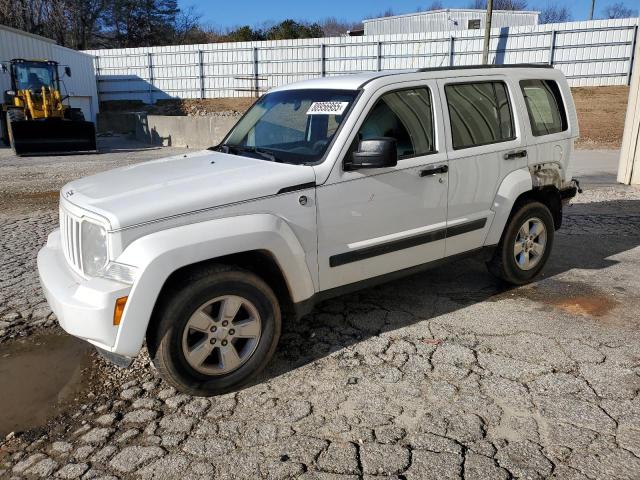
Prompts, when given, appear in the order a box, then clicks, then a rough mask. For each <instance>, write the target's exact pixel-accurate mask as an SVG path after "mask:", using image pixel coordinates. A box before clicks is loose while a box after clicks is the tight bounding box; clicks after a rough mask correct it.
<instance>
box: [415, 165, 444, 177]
mask: <svg viewBox="0 0 640 480" xmlns="http://www.w3.org/2000/svg"><path fill="white" fill-rule="evenodd" d="M448 171H449V166H448V165H436V166H433V167H428V168H425V169H424V170H420V176H421V177H428V176H430V175H435V174H437V173H447V172H448Z"/></svg>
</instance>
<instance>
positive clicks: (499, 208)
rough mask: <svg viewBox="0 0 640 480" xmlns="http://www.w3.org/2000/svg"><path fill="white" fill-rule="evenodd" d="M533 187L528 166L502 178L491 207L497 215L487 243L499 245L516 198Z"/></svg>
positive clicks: (494, 217) (490, 228)
mask: <svg viewBox="0 0 640 480" xmlns="http://www.w3.org/2000/svg"><path fill="white" fill-rule="evenodd" d="M532 189H533V181H532V179H531V172H529V169H528V168H527V167H525V168H520V169H518V170H514V171H513V172H511V173H510V174H508V175H507V176H506V177H505V178H504V179H503V180H502V183H501V184H500V187H499V188H498V192H497V193H496V196H495V198H494V200H493V205H492V207H491V210H493V211H494V212H495V215H494V216H493V221H492V222H491V226H490V227H489V232H488V233H487V237H486V239H485V242H484V244H485V245H497V244H498V243H499V242H500V238H501V237H502V232H503V231H504V228H505V226H506V224H507V220H509V215H510V214H511V210H512V208H513V205H514V203H515V201H516V199H517V198H518V197H519V196H520V195H522V194H523V193H525V192H530V191H531V190H532Z"/></svg>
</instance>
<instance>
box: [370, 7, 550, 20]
mask: <svg viewBox="0 0 640 480" xmlns="http://www.w3.org/2000/svg"><path fill="white" fill-rule="evenodd" d="M467 12H473V13H478V14H483V15H484V14H486V13H487V11H486V10H484V9H476V8H442V9H438V10H426V11H424V12H412V13H404V14H402V15H390V16H388V17H376V18H367V19H364V20H363V21H362V23H367V22H374V21H376V22H379V21H384V20H389V19H394V18H403V17H417V16H428V15H435V14H438V13H467ZM496 13H498V14H500V13H502V14H505V15H540V12H538V11H536V10H494V11H493V14H494V15H495V14H496Z"/></svg>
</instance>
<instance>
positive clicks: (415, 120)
mask: <svg viewBox="0 0 640 480" xmlns="http://www.w3.org/2000/svg"><path fill="white" fill-rule="evenodd" d="M376 137H392V138H395V139H396V142H397V146H398V158H399V159H402V158H408V157H415V156H418V155H425V154H428V153H432V152H434V151H435V142H434V132H433V111H432V107H431V94H430V92H429V89H428V88H426V87H420V88H412V89H406V90H398V91H396V92H389V93H385V94H384V95H382V96H381V97H380V99H379V100H378V101H377V102H376V104H375V105H374V106H373V108H372V109H371V111H370V112H369V114H368V115H367V118H366V119H365V121H364V123H363V124H362V126H361V127H360V130H359V131H358V137H357V138H356V142H355V145H354V147H356V146H357V141H358V140H368V139H371V138H376Z"/></svg>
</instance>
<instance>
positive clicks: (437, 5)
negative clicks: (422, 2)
mask: <svg viewBox="0 0 640 480" xmlns="http://www.w3.org/2000/svg"><path fill="white" fill-rule="evenodd" d="M442 9H444V5H443V4H442V2H441V1H440V0H434V1H433V2H431V4H430V5H429V6H428V7H427V8H422V7H418V10H416V11H418V12H430V11H432V10H442Z"/></svg>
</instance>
